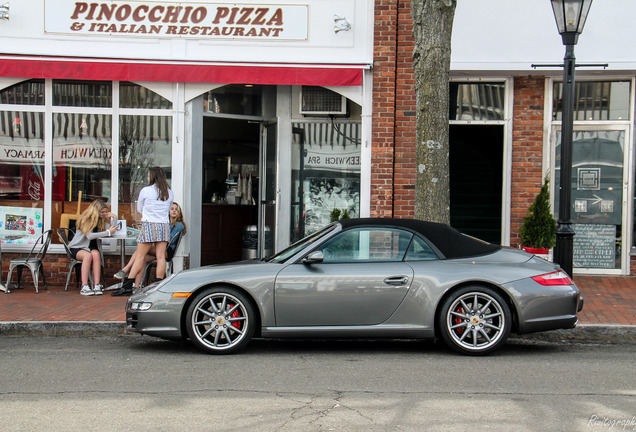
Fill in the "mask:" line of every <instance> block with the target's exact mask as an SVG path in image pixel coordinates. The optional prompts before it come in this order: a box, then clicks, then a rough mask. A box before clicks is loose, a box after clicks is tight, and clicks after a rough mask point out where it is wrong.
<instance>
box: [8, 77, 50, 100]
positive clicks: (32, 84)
mask: <svg viewBox="0 0 636 432" xmlns="http://www.w3.org/2000/svg"><path fill="white" fill-rule="evenodd" d="M0 104H12V105H44V80H31V81H24V82H21V83H19V84H16V85H14V86H11V87H9V88H6V89H4V90H2V91H0Z"/></svg>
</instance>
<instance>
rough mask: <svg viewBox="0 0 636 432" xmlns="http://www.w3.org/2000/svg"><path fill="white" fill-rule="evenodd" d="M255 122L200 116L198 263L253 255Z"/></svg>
mask: <svg viewBox="0 0 636 432" xmlns="http://www.w3.org/2000/svg"><path fill="white" fill-rule="evenodd" d="M260 141H261V124H260V122H255V121H249V120H244V119H236V118H223V117H205V118H204V119H203V161H202V162H203V172H202V173H201V183H202V186H203V196H202V197H201V199H202V218H201V222H202V223H201V265H208V264H218V263H225V262H232V261H238V260H241V259H249V258H255V257H256V256H257V252H256V248H257V238H258V228H257V227H258V207H257V203H258V200H259V195H258V194H259V161H260V144H261V143H260Z"/></svg>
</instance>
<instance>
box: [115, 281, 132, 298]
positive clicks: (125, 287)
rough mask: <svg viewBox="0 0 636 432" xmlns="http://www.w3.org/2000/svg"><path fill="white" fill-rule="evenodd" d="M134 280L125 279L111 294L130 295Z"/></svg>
mask: <svg viewBox="0 0 636 432" xmlns="http://www.w3.org/2000/svg"><path fill="white" fill-rule="evenodd" d="M134 282H135V280H134V279H125V280H124V281H123V282H122V283H121V287H120V288H119V289H118V290H117V291H115V292H114V293H112V294H111V295H112V296H115V297H117V296H125V295H131V294H132V291H133V283H134Z"/></svg>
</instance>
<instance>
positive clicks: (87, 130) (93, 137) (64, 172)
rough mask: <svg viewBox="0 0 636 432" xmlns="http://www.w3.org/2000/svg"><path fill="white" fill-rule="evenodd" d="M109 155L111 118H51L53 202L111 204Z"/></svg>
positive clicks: (70, 115) (65, 115)
mask: <svg viewBox="0 0 636 432" xmlns="http://www.w3.org/2000/svg"><path fill="white" fill-rule="evenodd" d="M112 153H113V151H112V117H111V116H110V115H103V114H79V113H55V114H53V167H54V172H53V201H77V199H78V196H79V192H82V200H83V201H86V202H90V201H93V200H95V199H98V198H102V199H104V200H105V201H110V195H111V180H110V179H111V158H112ZM64 213H68V212H67V211H66V209H65V210H64Z"/></svg>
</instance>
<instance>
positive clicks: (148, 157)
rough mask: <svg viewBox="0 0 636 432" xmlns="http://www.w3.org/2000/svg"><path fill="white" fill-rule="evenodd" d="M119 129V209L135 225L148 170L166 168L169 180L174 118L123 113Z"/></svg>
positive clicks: (137, 221)
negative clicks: (155, 167)
mask: <svg viewBox="0 0 636 432" xmlns="http://www.w3.org/2000/svg"><path fill="white" fill-rule="evenodd" d="M119 130H120V134H119V209H120V210H119V212H120V214H122V215H124V216H125V218H126V220H127V221H128V224H129V225H130V224H132V225H135V224H138V223H140V222H141V219H140V217H141V215H139V214H137V212H136V201H137V196H138V195H139V191H141V189H142V188H143V187H145V186H147V185H148V169H149V168H151V167H154V166H159V167H161V168H163V170H164V171H165V173H166V177H167V178H168V181H169V182H170V179H171V166H172V117H167V116H147V115H123V116H120V120H119Z"/></svg>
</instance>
